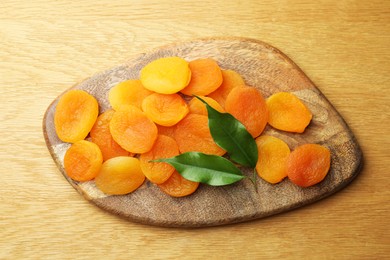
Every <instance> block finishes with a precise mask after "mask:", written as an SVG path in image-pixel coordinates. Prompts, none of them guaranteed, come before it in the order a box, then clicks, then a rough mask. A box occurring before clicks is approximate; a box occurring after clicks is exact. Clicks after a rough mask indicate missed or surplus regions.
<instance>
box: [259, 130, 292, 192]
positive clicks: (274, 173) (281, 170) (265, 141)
mask: <svg viewBox="0 0 390 260" xmlns="http://www.w3.org/2000/svg"><path fill="white" fill-rule="evenodd" d="M256 144H257V148H258V156H259V157H258V161H257V165H256V171H257V174H258V175H259V177H261V178H263V179H264V180H265V181H267V182H269V183H272V184H275V183H278V182H281V181H282V180H283V179H284V178H285V177H287V159H288V156H289V155H290V148H289V147H288V145H287V144H286V143H285V142H284V141H283V140H281V139H279V138H277V137H274V136H268V135H261V136H259V137H257V138H256Z"/></svg>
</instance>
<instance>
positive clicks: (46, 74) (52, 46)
mask: <svg viewBox="0 0 390 260" xmlns="http://www.w3.org/2000/svg"><path fill="white" fill-rule="evenodd" d="M130 2H131V3H130ZM226 35H228V36H244V37H251V38H255V39H259V40H263V41H265V42H267V43H269V44H271V45H273V46H275V47H277V48H279V49H280V50H281V51H283V52H284V53H286V54H287V55H288V56H289V57H290V58H291V59H292V60H294V61H295V62H296V63H297V64H298V65H299V66H300V67H301V68H302V69H303V71H304V72H305V73H306V74H307V75H308V76H309V77H310V78H311V79H312V80H313V81H314V83H315V84H316V85H317V86H318V87H319V89H320V90H321V91H322V92H323V93H324V94H325V95H326V96H327V97H328V99H329V100H330V101H331V102H332V103H333V104H334V106H335V107H336V108H337V110H338V111H339V112H340V113H341V115H342V116H343V117H344V118H345V120H346V121H347V123H348V124H349V126H350V128H351V129H352V131H353V132H354V133H355V135H356V138H357V140H358V141H359V143H360V145H361V148H362V150H363V154H364V164H365V165H364V168H363V170H362V171H361V174H360V176H358V178H357V179H356V180H355V181H354V182H353V183H352V184H351V185H349V186H348V187H347V188H345V189H343V190H342V191H340V192H338V193H337V194H335V195H333V196H332V197H329V198H327V199H325V200H322V201H320V202H318V203H316V204H313V205H310V206H306V207H304V208H301V209H298V210H295V211H291V212H288V213H284V214H280V215H277V216H274V217H270V218H266V219H262V220H258V221H251V222H247V223H243V224H235V225H230V226H222V227H216V228H203V229H168V228H157V227H151V226H144V225H140V224H134V223H131V222H128V221H125V220H123V219H121V218H118V217H116V216H113V215H110V214H108V213H106V212H104V211H102V210H100V209H98V208H97V207H95V206H93V205H91V204H90V203H88V202H87V201H85V200H84V199H83V198H82V197H81V195H79V194H78V193H77V192H76V191H75V190H74V189H73V188H72V187H71V186H70V185H69V184H68V183H67V182H66V180H65V179H64V177H63V176H62V175H61V174H60V172H59V171H58V169H57V168H56V166H55V163H54V162H53V161H52V159H51V157H50V154H49V152H48V151H47V149H46V146H45V143H44V139H43V134H42V118H43V114H44V112H45V110H46V108H47V107H48V106H49V104H50V103H51V101H52V100H53V99H54V98H55V97H56V96H58V95H59V94H60V93H61V92H63V91H64V90H66V89H67V88H68V87H69V86H71V85H73V84H75V83H76V82H79V81H81V80H82V79H84V78H86V77H88V76H91V75H93V74H95V73H97V72H100V71H102V70H105V69H108V68H111V67H113V66H115V65H117V64H120V63H122V62H124V61H125V60H126V59H127V58H128V57H130V56H131V55H134V54H138V53H141V52H144V51H147V50H150V49H152V48H155V47H158V46H160V45H162V44H166V43H171V42H176V41H180V40H188V39H191V38H197V37H205V36H226ZM389 47H390V2H389V1H369V0H364V1H340V0H338V1H250V0H248V1H219V0H214V1H210V0H208V1H193V2H188V1H173V0H171V1H165V0H164V1H157V0H156V1H141V0H139V1H108V0H107V1H24V0H13V1H8V0H5V1H1V3H0V104H1V106H0V145H1V147H0V159H1V160H0V183H1V191H0V203H1V204H0V208H1V210H0V259H94V258H95V259H99V258H108V259H111V258H115V259H129V258H130V257H134V258H141V259H142V258H146V259H161V258H168V259H185V258H191V259H202V258H215V259H238V258H240V259H255V258H261V257H263V258H282V257H284V258H297V259H301V258H306V259H315V258H320V259H385V258H389V257H390V235H389V233H390V232H389V231H390V220H389V219H390V218H389V213H390V203H389V198H390V191H389V190H390V189H389V184H390V166H389V165H390V164H389V159H390V138H389V135H390V131H389V130H390V127H389V119H390V93H389V88H390V51H389Z"/></svg>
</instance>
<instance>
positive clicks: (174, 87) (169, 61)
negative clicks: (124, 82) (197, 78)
mask: <svg viewBox="0 0 390 260" xmlns="http://www.w3.org/2000/svg"><path fill="white" fill-rule="evenodd" d="M140 79H141V82H142V85H143V86H144V87H145V88H147V89H149V90H151V91H154V92H157V93H161V94H174V93H177V92H179V91H180V90H182V89H183V88H184V87H186V86H187V85H188V83H189V82H190V80H191V70H190V68H189V66H188V62H187V61H186V60H184V59H182V58H179V57H165V58H160V59H156V60H154V61H152V62H150V63H148V64H147V65H146V66H145V67H143V68H142V70H141V75H140Z"/></svg>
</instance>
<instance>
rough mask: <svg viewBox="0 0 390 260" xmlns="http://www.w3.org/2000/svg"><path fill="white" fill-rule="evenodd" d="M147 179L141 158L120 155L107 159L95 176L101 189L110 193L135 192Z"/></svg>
mask: <svg viewBox="0 0 390 260" xmlns="http://www.w3.org/2000/svg"><path fill="white" fill-rule="evenodd" d="M144 181H145V175H144V174H143V173H142V170H141V167H140V163H139V160H138V159H137V158H134V157H126V156H119V157H115V158H111V159H109V160H107V161H105V162H104V163H103V165H102V167H101V169H100V171H99V174H98V175H97V176H96V178H95V183H96V186H97V187H98V189H99V190H101V191H102V192H104V193H106V194H110V195H123V194H128V193H130V192H133V191H134V190H136V189H137V188H139V187H140V186H141V185H142V183H143V182H144Z"/></svg>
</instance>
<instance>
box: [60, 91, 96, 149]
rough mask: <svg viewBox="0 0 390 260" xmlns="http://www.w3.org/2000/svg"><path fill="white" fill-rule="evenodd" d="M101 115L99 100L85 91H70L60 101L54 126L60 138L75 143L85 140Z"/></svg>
mask: <svg viewBox="0 0 390 260" xmlns="http://www.w3.org/2000/svg"><path fill="white" fill-rule="evenodd" d="M98 114H99V105H98V102H97V100H96V99H95V98H94V97H93V96H91V95H90V94H88V93H87V92H85V91H84V90H70V91H68V92H66V93H65V94H64V95H63V96H62V97H61V98H60V100H59V101H58V104H57V106H56V110H55V114H54V126H55V130H56V133H57V136H58V138H60V140H61V141H63V142H69V143H75V142H77V141H80V140H83V139H85V137H87V135H88V133H89V131H91V128H92V126H93V124H94V123H95V120H96V118H97V116H98Z"/></svg>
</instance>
